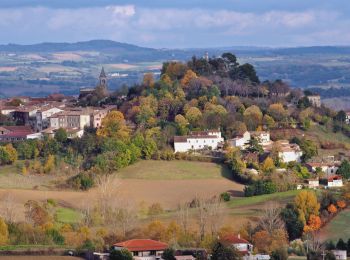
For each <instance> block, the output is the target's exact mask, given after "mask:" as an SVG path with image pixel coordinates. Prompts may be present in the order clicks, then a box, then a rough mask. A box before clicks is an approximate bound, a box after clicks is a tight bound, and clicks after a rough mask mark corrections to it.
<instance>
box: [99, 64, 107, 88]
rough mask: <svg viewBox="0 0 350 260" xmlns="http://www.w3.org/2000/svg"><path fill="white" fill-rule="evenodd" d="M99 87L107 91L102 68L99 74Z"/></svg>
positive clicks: (105, 78)
mask: <svg viewBox="0 0 350 260" xmlns="http://www.w3.org/2000/svg"><path fill="white" fill-rule="evenodd" d="M99 79H100V84H99V85H100V87H102V88H103V89H105V90H107V76H106V73H105V70H104V68H103V67H102V69H101V73H100V77H99Z"/></svg>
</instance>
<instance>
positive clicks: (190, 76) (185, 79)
mask: <svg viewBox="0 0 350 260" xmlns="http://www.w3.org/2000/svg"><path fill="white" fill-rule="evenodd" d="M195 78H197V74H196V73H195V72H193V71H192V70H187V71H186V74H185V76H184V77H183V79H182V80H181V85H182V86H183V87H186V88H187V87H188V86H189V84H190V82H191V80H192V79H195Z"/></svg>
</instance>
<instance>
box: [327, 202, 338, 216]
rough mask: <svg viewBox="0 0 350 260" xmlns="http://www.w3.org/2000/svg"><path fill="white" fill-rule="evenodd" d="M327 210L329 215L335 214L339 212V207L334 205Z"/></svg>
mask: <svg viewBox="0 0 350 260" xmlns="http://www.w3.org/2000/svg"><path fill="white" fill-rule="evenodd" d="M327 210H328V212H329V213H331V214H334V213H336V212H337V207H336V206H334V205H333V204H330V205H329V206H328V207H327Z"/></svg>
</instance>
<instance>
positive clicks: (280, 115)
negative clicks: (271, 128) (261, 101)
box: [267, 103, 288, 122]
mask: <svg viewBox="0 0 350 260" xmlns="http://www.w3.org/2000/svg"><path fill="white" fill-rule="evenodd" d="M267 112H268V113H269V115H271V116H272V117H273V119H275V120H276V121H278V122H281V121H282V120H283V119H284V118H285V117H287V116H288V112H287V110H285V109H284V107H283V105H282V104H281V103H276V104H271V105H270V106H269V108H268V110H267Z"/></svg>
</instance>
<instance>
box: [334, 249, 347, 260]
mask: <svg viewBox="0 0 350 260" xmlns="http://www.w3.org/2000/svg"><path fill="white" fill-rule="evenodd" d="M331 251H332V253H333V255H334V256H335V259H337V260H346V259H347V251H346V250H331Z"/></svg>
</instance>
